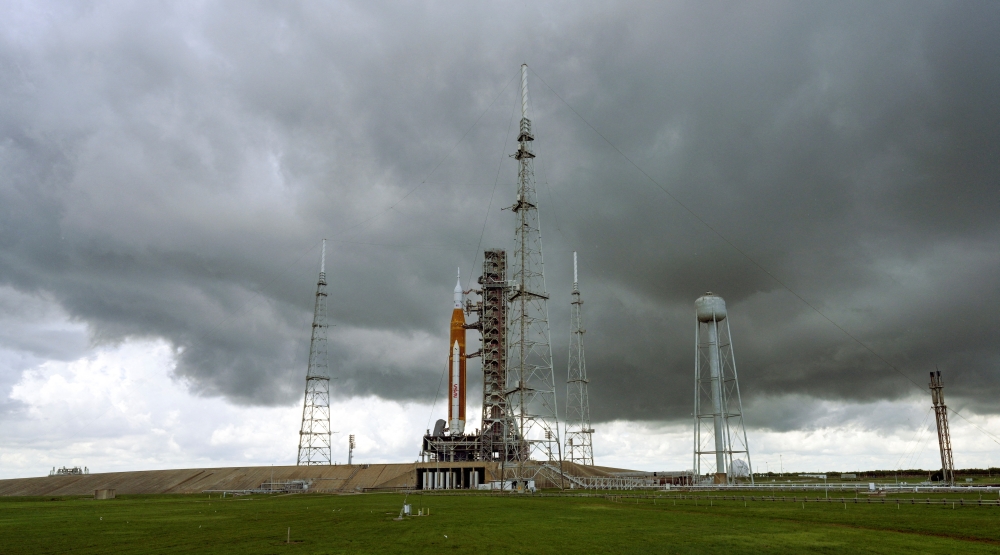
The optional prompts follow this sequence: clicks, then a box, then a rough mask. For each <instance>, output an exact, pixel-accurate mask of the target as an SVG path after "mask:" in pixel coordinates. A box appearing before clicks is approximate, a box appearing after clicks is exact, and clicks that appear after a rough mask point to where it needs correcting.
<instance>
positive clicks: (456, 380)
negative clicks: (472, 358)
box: [448, 269, 465, 436]
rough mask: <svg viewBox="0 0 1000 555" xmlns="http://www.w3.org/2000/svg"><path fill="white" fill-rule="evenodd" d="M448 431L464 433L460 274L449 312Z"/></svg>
mask: <svg viewBox="0 0 1000 555" xmlns="http://www.w3.org/2000/svg"><path fill="white" fill-rule="evenodd" d="M448 346H449V349H448V376H449V378H448V401H449V403H448V431H449V433H450V435H453V436H455V435H460V434H464V433H465V313H464V312H463V311H462V274H461V269H459V273H458V281H457V282H456V283H455V308H454V309H453V310H452V311H451V337H450V339H449V341H448Z"/></svg>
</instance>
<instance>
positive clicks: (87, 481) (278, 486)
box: [0, 462, 643, 496]
mask: <svg viewBox="0 0 1000 555" xmlns="http://www.w3.org/2000/svg"><path fill="white" fill-rule="evenodd" d="M505 470H506V472H505ZM509 471H510V469H509V468H508V469H504V467H503V466H502V465H501V464H500V463H496V462H454V463H445V462H441V463H433V462H431V463H404V464H355V465H333V466H273V467H272V466H251V467H230V468H189V469H179V470H142V471H135V472H106V473H99V474H80V475H68V476H42V477H38V478H14V479H9V480H0V496H46V495H93V494H94V491H95V490H99V489H114V490H116V492H117V494H118V495H142V494H161V493H204V492H208V491H214V492H222V491H261V490H265V491H267V490H274V491H279V490H284V489H288V488H287V486H289V485H295V486H297V487H295V488H291V489H292V490H294V491H301V492H312V493H358V492H365V491H379V490H405V489H423V485H424V475H425V474H426V475H429V476H433V475H434V474H435V473H445V472H448V473H450V474H449V478H447V480H448V482H447V484H448V485H449V486H450V487H448V488H447V489H468V488H470V487H474V484H475V485H478V484H487V483H489V482H496V481H500V480H501V479H502V476H503V475H504V474H509ZM563 472H564V474H565V475H566V479H565V480H562V481H563V482H564V483H563V484H560V483H559V482H560V480H559V473H558V470H556V468H555V467H552V468H550V469H548V470H547V471H546V472H542V473H539V475H538V478H537V480H536V486H537V487H539V488H558V487H560V485H562V486H564V487H566V488H571V487H574V484H573V482H574V480H582V479H585V478H611V477H616V476H625V475H639V474H643V473H638V472H633V471H628V470H624V469H618V468H606V467H600V466H582V465H577V464H573V463H569V462H565V463H563ZM473 476H475V477H473ZM504 477H505V478H506V479H508V480H509V479H510V476H504ZM441 483H442V482H440V481H439V482H438V484H441ZM434 489H440V487H435V488H434Z"/></svg>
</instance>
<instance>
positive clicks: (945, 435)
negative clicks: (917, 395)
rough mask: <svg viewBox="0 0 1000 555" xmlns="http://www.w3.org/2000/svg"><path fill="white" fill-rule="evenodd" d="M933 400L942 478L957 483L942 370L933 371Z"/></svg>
mask: <svg viewBox="0 0 1000 555" xmlns="http://www.w3.org/2000/svg"><path fill="white" fill-rule="evenodd" d="M931 400H932V401H933V403H934V416H935V417H936V418H935V419H936V420H937V433H938V447H940V449H941V480H942V481H944V482H947V483H949V484H954V483H955V461H954V460H952V457H951V432H949V431H948V406H947V405H945V404H944V382H942V381H941V372H940V371H938V372H937V373H936V374H935V373H934V372H931Z"/></svg>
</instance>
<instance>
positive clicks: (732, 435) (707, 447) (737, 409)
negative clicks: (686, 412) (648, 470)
mask: <svg viewBox="0 0 1000 555" xmlns="http://www.w3.org/2000/svg"><path fill="white" fill-rule="evenodd" d="M694 306H695V314H696V322H695V362H694V380H695V381H694V472H695V474H696V475H698V476H700V475H702V471H703V470H705V471H707V472H706V473H710V474H714V482H715V483H717V484H731V483H733V482H734V481H735V478H739V477H745V476H747V475H749V478H750V483H753V467H752V466H751V464H750V448H749V446H748V445H747V433H746V429H745V428H744V426H743V402H742V401H741V400H740V386H739V383H738V382H737V381H736V358H735V357H734V356H733V342H732V339H731V336H730V334H729V320H727V319H726V301H724V300H723V299H722V297H719V296H716V295H713V294H712V293H711V292H708V293H705V296H703V297H700V298H698V300H696V301H695V303H694ZM703 458H704V459H706V463H707V464H706V465H705V467H703V466H702V459H703ZM744 458H745V459H746V461H743V460H742V459H744ZM744 465H745V466H744Z"/></svg>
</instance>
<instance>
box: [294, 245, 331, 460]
mask: <svg viewBox="0 0 1000 555" xmlns="http://www.w3.org/2000/svg"><path fill="white" fill-rule="evenodd" d="M319 268H320V269H319V282H318V283H317V284H316V308H315V310H314V311H313V325H312V339H311V340H310V341H309V368H308V370H307V371H306V395H305V400H304V401H303V405H302V428H301V429H300V430H299V456H298V459H297V462H296V464H298V465H300V466H301V465H317V464H325V465H329V464H330V461H331V450H330V435H331V432H330V373H329V368H328V364H327V350H326V332H327V323H326V239H324V240H323V252H322V255H320V265H319Z"/></svg>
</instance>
